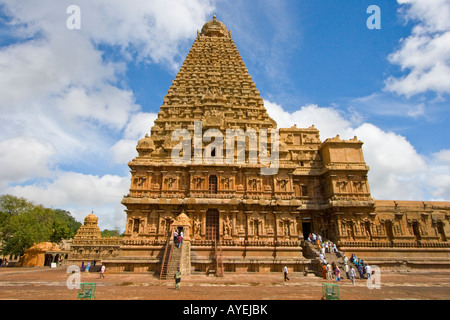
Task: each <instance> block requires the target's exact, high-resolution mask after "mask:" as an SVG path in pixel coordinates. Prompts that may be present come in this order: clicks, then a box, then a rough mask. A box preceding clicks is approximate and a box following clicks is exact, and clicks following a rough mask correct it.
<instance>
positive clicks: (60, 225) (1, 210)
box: [0, 195, 81, 255]
mask: <svg viewBox="0 0 450 320" xmlns="http://www.w3.org/2000/svg"><path fill="white" fill-rule="evenodd" d="M80 226H81V223H80V222H78V221H76V220H75V219H74V218H73V217H72V215H71V214H70V212H68V211H65V210H61V209H49V208H45V207H44V206H42V205H36V204H34V203H32V202H30V201H28V200H26V199H24V198H18V197H14V196H11V195H2V196H0V237H1V242H2V248H1V251H2V253H3V254H15V255H22V254H23V253H24V252H25V250H27V249H28V248H30V247H31V246H33V244H35V243H39V242H44V241H51V242H59V241H61V240H62V239H70V238H73V237H74V236H75V234H76V232H77V230H78V228H79V227H80Z"/></svg>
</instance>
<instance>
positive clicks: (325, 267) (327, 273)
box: [307, 233, 372, 284]
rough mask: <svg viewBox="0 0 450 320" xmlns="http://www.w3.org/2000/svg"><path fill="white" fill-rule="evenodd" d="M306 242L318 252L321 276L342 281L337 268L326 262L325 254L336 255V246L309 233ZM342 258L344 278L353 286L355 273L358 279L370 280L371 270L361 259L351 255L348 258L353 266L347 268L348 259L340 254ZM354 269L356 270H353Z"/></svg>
mask: <svg viewBox="0 0 450 320" xmlns="http://www.w3.org/2000/svg"><path fill="white" fill-rule="evenodd" d="M307 241H309V242H311V243H312V244H314V245H315V246H316V247H317V249H318V250H319V252H320V253H319V259H320V262H321V264H322V276H323V278H324V279H328V280H332V279H335V280H336V281H337V282H338V281H341V280H342V276H341V270H340V268H339V266H338V265H337V264H336V263H335V262H332V263H331V264H330V263H329V262H327V260H326V253H337V252H338V249H337V247H336V244H335V243H333V242H332V241H329V240H325V241H324V240H323V239H322V237H321V236H320V235H316V234H314V233H311V234H310V235H309V236H308V239H307ZM341 254H342V257H343V260H344V272H345V274H346V278H347V279H349V280H351V281H352V283H353V284H355V279H356V275H357V273H358V274H359V279H365V278H366V277H367V279H370V278H371V274H372V270H371V268H370V266H369V265H368V264H367V263H366V262H365V261H364V260H362V259H358V258H357V257H356V255H355V254H352V255H351V257H350V262H351V263H352V264H354V265H355V267H353V266H349V263H348V262H349V259H348V258H347V257H346V256H345V254H344V253H342V252H341ZM355 268H356V270H355Z"/></svg>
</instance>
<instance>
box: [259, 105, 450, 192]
mask: <svg viewBox="0 0 450 320" xmlns="http://www.w3.org/2000/svg"><path fill="white" fill-rule="evenodd" d="M264 104H265V106H266V108H267V111H268V113H269V115H270V116H271V117H272V118H273V119H274V120H275V121H276V122H277V124H278V127H279V128H287V127H291V126H292V125H293V124H297V127H299V128H302V127H303V128H305V127H309V126H310V125H311V124H313V123H314V124H315V127H316V128H317V129H318V130H319V131H320V136H321V140H322V141H324V140H325V139H327V138H331V137H334V136H336V135H337V134H339V135H340V137H341V138H342V139H351V138H353V137H354V136H357V137H358V139H359V140H361V141H362V142H363V143H364V144H363V152H364V159H365V161H366V164H367V165H368V166H369V167H370V171H369V186H370V189H371V193H372V196H373V197H374V198H375V199H380V200H431V199H447V200H448V199H449V198H450V151H448V150H443V151H441V152H439V153H437V154H435V155H434V156H433V157H432V159H428V158H427V157H425V156H423V155H421V154H419V153H418V152H417V150H415V148H414V147H413V146H412V145H411V143H410V142H409V141H407V139H406V138H405V137H403V136H401V135H399V134H396V133H394V132H385V131H383V130H381V129H380V128H378V127H376V126H375V125H373V124H370V123H363V124H359V123H358V122H350V121H347V120H346V119H345V118H349V117H348V115H343V114H341V113H340V112H338V111H337V110H336V109H334V108H330V107H329V108H321V107H319V106H316V105H308V106H304V107H301V108H300V109H299V110H297V111H294V112H292V113H289V112H287V111H285V110H284V109H283V108H282V107H281V106H280V105H278V104H276V103H273V102H270V101H265V102H264ZM344 116H345V118H344ZM350 118H351V117H350Z"/></svg>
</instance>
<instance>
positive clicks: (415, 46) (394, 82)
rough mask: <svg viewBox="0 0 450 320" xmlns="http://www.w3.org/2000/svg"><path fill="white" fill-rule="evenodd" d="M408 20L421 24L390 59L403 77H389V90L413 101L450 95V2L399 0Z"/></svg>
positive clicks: (438, 0) (404, 16)
mask: <svg viewBox="0 0 450 320" xmlns="http://www.w3.org/2000/svg"><path fill="white" fill-rule="evenodd" d="M397 1H398V3H399V4H401V5H403V7H401V8H402V9H401V13H402V14H403V18H404V19H405V20H408V21H409V20H412V21H415V22H417V24H416V25H415V26H414V27H413V29H412V33H411V35H410V36H409V37H408V38H406V39H402V40H401V42H400V48H399V49H398V50H397V51H395V52H393V53H392V54H391V55H390V56H389V61H390V62H391V63H393V64H396V65H399V66H400V68H401V70H402V71H403V72H405V73H407V74H406V75H404V76H403V77H400V78H395V77H389V78H388V79H387V80H386V87H385V89H386V90H388V91H392V92H396V93H398V94H402V95H405V96H407V97H410V96H412V95H415V94H418V93H423V92H427V91H433V92H436V93H438V94H443V93H447V94H448V93H450V76H449V74H450V60H449V59H448V57H449V56H450V1H449V0H434V1H429V0H397Z"/></svg>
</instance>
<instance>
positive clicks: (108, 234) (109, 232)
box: [102, 229, 123, 238]
mask: <svg viewBox="0 0 450 320" xmlns="http://www.w3.org/2000/svg"><path fill="white" fill-rule="evenodd" d="M102 237H103V238H112V237H123V234H120V231H119V229H114V230H108V229H105V230H103V231H102Z"/></svg>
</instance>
